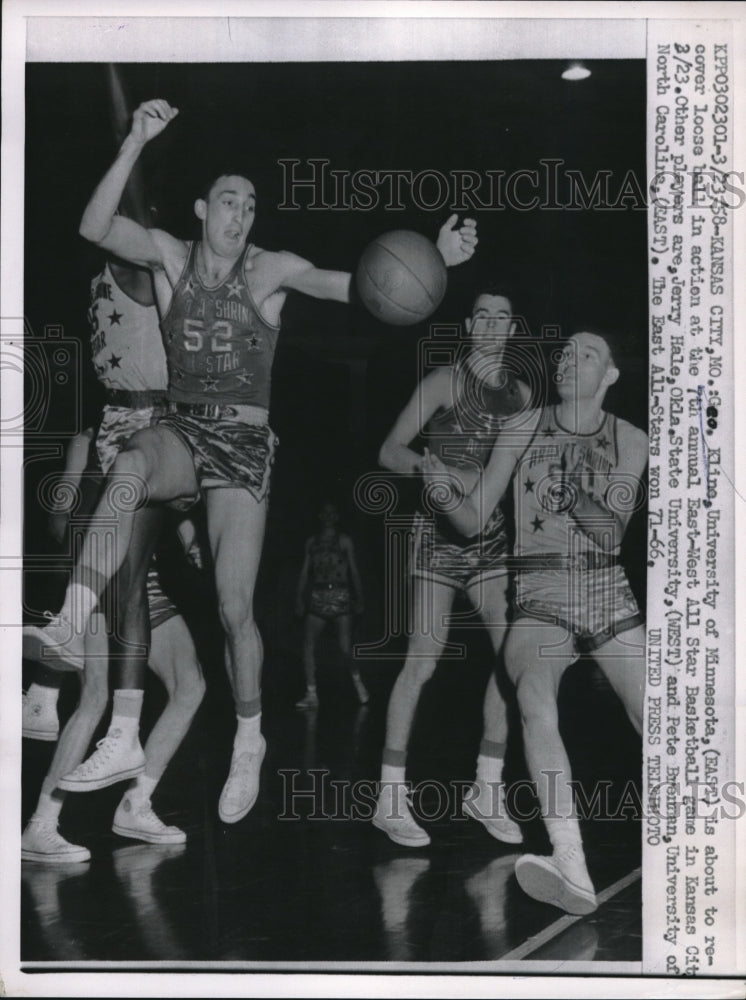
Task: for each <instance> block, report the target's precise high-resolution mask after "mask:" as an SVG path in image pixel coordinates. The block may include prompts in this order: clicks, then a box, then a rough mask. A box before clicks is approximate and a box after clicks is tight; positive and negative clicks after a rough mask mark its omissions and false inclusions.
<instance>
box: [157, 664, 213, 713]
mask: <svg viewBox="0 0 746 1000" xmlns="http://www.w3.org/2000/svg"><path fill="white" fill-rule="evenodd" d="M166 690H167V693H168V698H169V701H171V702H173V704H174V705H178V706H179V708H181V709H182V710H184V711H189V712H196V711H197V709H198V708H199V706H200V704H201V703H202V699H203V698H204V696H205V690H206V684H205V679H204V677H203V676H202V671H201V670H200V668H199V664H198V663H197V661H196V660H195V659H193V658H192V659H189V658H185V659H181V660H180V661H179V666H178V669H176V670H174V671H173V672H172V674H171V676H170V682H169V683H168V684H166Z"/></svg>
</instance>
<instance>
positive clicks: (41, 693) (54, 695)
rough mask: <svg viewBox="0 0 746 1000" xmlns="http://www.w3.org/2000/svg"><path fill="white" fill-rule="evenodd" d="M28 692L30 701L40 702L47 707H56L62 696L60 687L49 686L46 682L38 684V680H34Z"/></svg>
mask: <svg viewBox="0 0 746 1000" xmlns="http://www.w3.org/2000/svg"><path fill="white" fill-rule="evenodd" d="M26 694H27V695H28V697H29V701H33V702H38V703H39V704H40V705H43V706H44V707H45V708H54V707H55V706H56V705H57V699H58V698H59V696H60V689H59V688H58V687H47V686H46V685H45V684H37V683H36V681H33V682H32V683H31V684H30V685H29V689H28V691H27V692H26Z"/></svg>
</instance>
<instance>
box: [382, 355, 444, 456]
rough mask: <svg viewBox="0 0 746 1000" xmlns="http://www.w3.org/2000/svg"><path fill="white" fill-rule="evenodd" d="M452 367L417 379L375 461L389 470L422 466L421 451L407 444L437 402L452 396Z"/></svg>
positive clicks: (436, 406)
mask: <svg viewBox="0 0 746 1000" xmlns="http://www.w3.org/2000/svg"><path fill="white" fill-rule="evenodd" d="M450 390H451V369H450V368H438V369H436V371H434V372H431V373H430V374H429V375H427V376H425V378H424V379H423V380H422V381H421V382H420V384H419V385H418V386H417V388H416V389H415V391H414V392H413V393H412V396H411V397H410V399H409V402H408V403H407V405H406V406H405V407H404V409H403V410H402V411H401V413H400V414H399V416H398V417H397V419H396V422H395V423H394V426H393V427H392V428H391V430H390V431H389V433H388V435H387V437H386V440H385V441H384V442H383V444H382V445H381V450H380V451H379V453H378V461H379V463H380V464H381V465H382V466H383V468H384V469H389V470H390V471H391V472H405V473H416V472H420V471H421V469H422V455H420V454H419V453H418V452H416V451H415V450H414V449H413V448H411V447H410V444H411V443H412V441H414V439H415V438H416V437H417V435H418V434H419V433H420V431H421V430H422V428H423V427H424V426H425V424H426V423H427V421H428V420H429V419H430V417H431V416H432V415H433V414H434V413H435V411H436V410H437V409H438V407H440V406H447V405H448V403H449V401H450V396H451V392H450Z"/></svg>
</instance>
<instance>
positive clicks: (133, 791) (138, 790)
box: [127, 774, 161, 802]
mask: <svg viewBox="0 0 746 1000" xmlns="http://www.w3.org/2000/svg"><path fill="white" fill-rule="evenodd" d="M160 780H161V779H160V778H151V777H150V776H149V775H147V774H139V775H138V776H137V777H136V778H135V781H134V784H133V785H130V787H129V788H128V789H127V795H129V797H130V798H131V799H133V800H134V801H136V802H150V800H151V798H152V797H153V792H154V791H155V789H156V786H157V784H158V782H159V781H160Z"/></svg>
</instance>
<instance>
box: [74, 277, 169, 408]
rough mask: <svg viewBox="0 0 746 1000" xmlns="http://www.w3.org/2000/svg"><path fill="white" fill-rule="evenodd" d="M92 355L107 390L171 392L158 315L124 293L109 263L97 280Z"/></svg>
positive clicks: (94, 284)
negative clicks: (166, 389)
mask: <svg viewBox="0 0 746 1000" xmlns="http://www.w3.org/2000/svg"><path fill="white" fill-rule="evenodd" d="M88 322H89V323H90V325H91V354H92V355H93V366H94V368H95V370H96V377H97V378H98V380H99V381H100V382H101V383H102V384H103V385H104V386H105V387H106V388H107V389H126V390H128V391H130V392H133V391H134V392H141V391H143V390H148V389H150V390H165V388H166V386H167V384H168V375H167V369H166V355H165V352H164V350H163V341H162V339H161V331H160V326H159V324H158V311H157V309H156V307H155V306H143V305H141V304H140V303H139V302H135V300H134V299H131V298H130V297H129V295H127V294H126V293H125V292H123V291H122V289H121V288H120V287H119V285H118V284H117V282H116V279H115V278H114V276H113V274H112V273H111V270H110V268H109V265H108V264H107V265H106V266H105V267H104V269H103V271H102V272H101V274H98V275H97V276H96V277H95V278H94V279H93V281H92V282H91V304H90V307H89V309H88Z"/></svg>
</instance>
